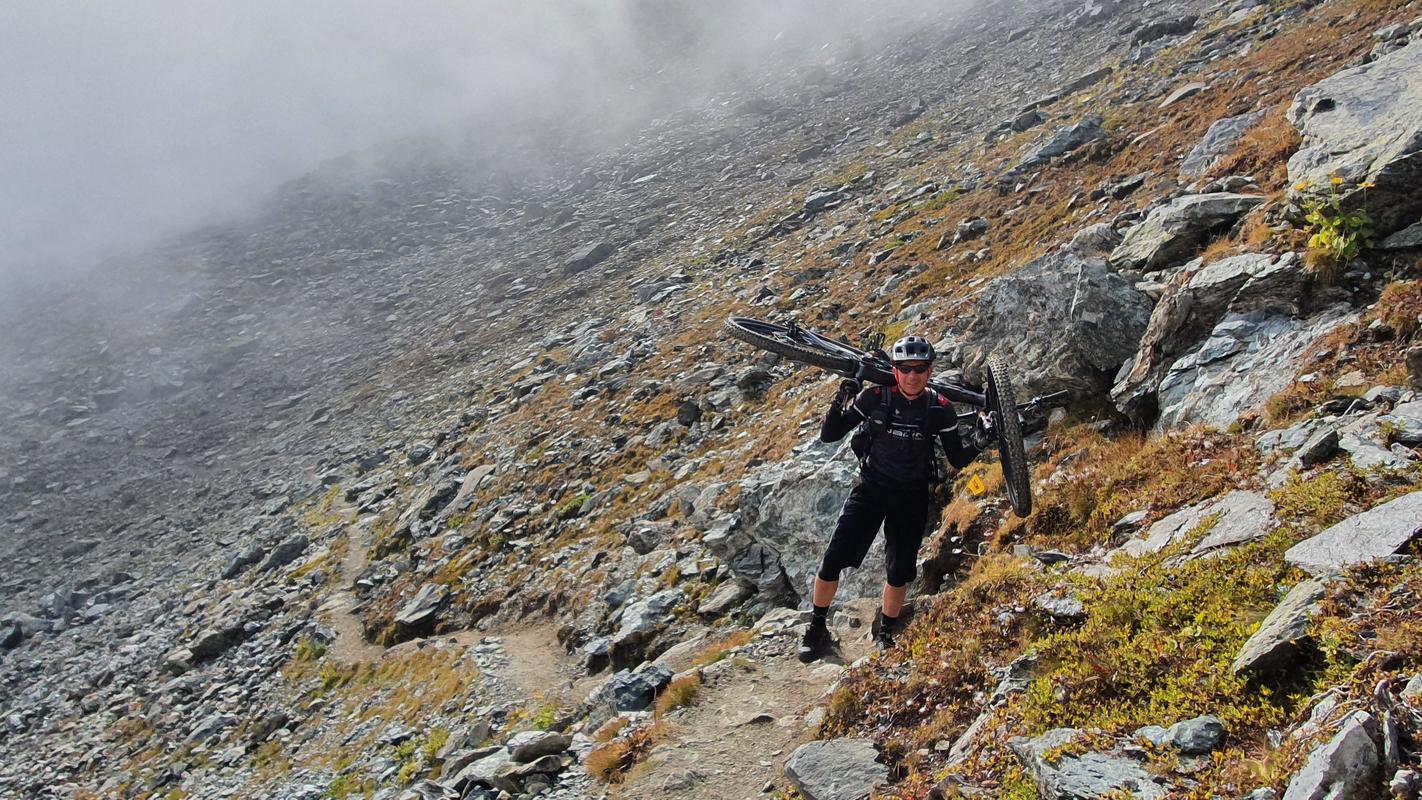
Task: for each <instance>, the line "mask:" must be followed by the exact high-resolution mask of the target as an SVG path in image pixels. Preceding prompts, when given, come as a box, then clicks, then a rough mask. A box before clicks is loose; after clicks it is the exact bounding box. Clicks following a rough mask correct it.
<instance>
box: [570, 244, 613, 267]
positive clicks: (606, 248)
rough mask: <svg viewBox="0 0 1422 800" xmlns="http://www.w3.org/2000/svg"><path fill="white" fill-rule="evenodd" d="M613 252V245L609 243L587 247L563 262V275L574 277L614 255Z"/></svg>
mask: <svg viewBox="0 0 1422 800" xmlns="http://www.w3.org/2000/svg"><path fill="white" fill-rule="evenodd" d="M612 250H613V247H612V245H610V244H608V243H607V242H594V243H593V244H590V245H586V246H584V247H582V248H580V249H578V250H577V251H575V252H574V253H573V254H572V255H570V256H568V258H567V260H566V261H564V262H563V274H564V275H572V274H574V273H577V272H582V271H583V270H585V269H590V268H592V267H595V266H597V265H598V264H601V263H602V262H603V261H604V260H605V259H606V258H607V257H608V256H610V255H612Z"/></svg>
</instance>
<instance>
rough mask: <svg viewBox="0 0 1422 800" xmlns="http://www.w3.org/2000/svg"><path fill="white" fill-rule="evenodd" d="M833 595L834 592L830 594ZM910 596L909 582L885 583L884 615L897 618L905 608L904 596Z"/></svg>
mask: <svg viewBox="0 0 1422 800" xmlns="http://www.w3.org/2000/svg"><path fill="white" fill-rule="evenodd" d="M830 596H831V597H833V596H834V595H833V593H831V594H830ZM906 597H908V584H904V585H903V586H890V585H889V584H887V583H886V584H884V616H886V617H895V618H897V617H898V616H899V614H900V613H902V612H903V610H904V598H906Z"/></svg>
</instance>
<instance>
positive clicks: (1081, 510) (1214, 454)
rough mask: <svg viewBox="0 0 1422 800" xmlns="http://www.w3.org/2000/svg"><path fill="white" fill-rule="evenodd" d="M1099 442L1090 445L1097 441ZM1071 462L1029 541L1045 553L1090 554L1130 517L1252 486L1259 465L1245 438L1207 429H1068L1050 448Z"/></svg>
mask: <svg viewBox="0 0 1422 800" xmlns="http://www.w3.org/2000/svg"><path fill="white" fill-rule="evenodd" d="M1093 439H1094V440H1095V441H1092V440H1093ZM1049 444H1050V445H1051V446H1053V447H1054V448H1055V449H1056V452H1057V454H1058V455H1057V456H1056V458H1057V460H1062V459H1068V458H1069V459H1070V460H1069V463H1068V465H1067V466H1066V467H1065V468H1064V469H1062V470H1061V471H1060V473H1059V477H1058V478H1057V480H1056V481H1055V482H1053V483H1052V484H1050V485H1048V486H1046V487H1045V488H1044V489H1043V491H1042V492H1041V493H1040V496H1039V498H1038V502H1037V503H1036V508H1035V510H1034V511H1033V512H1032V516H1031V517H1029V518H1028V519H1027V520H1026V523H1025V525H1026V529H1027V534H1028V535H1027V536H1026V538H1027V539H1028V540H1029V541H1031V542H1035V543H1038V544H1041V545H1044V546H1048V547H1068V548H1087V547H1091V546H1092V545H1096V544H1102V543H1106V542H1109V541H1110V538H1111V534H1110V529H1111V525H1112V524H1114V523H1115V522H1116V520H1118V519H1120V518H1121V517H1123V516H1125V515H1126V514H1127V513H1130V512H1132V511H1136V510H1140V509H1146V510H1150V511H1152V512H1163V511H1164V510H1165V509H1173V508H1177V507H1179V506H1181V505H1184V504H1186V503H1192V502H1198V501H1200V500H1204V499H1207V498H1209V497H1213V496H1214V495H1216V494H1218V493H1220V492H1222V491H1225V490H1226V489H1229V488H1234V487H1239V486H1243V485H1247V483H1248V481H1250V480H1251V479H1252V477H1253V475H1254V473H1255V469H1256V468H1257V466H1258V463H1259V456H1258V452H1257V451H1256V450H1255V449H1254V447H1253V445H1252V442H1251V441H1250V440H1248V439H1247V438H1246V437H1242V436H1232V435H1229V434H1224V433H1218V432H1215V431H1211V430H1208V429H1205V428H1191V429H1189V430H1185V431H1170V432H1168V433H1166V434H1164V435H1162V436H1159V437H1156V438H1146V437H1144V436H1143V435H1141V434H1138V433H1130V434H1125V435H1122V436H1118V437H1113V438H1104V437H1100V436H1099V435H1098V434H1094V433H1093V432H1091V431H1090V430H1089V429H1086V428H1076V429H1068V430H1066V431H1063V432H1061V433H1060V434H1057V435H1056V436H1055V437H1053V439H1052V440H1051V441H1050V442H1049Z"/></svg>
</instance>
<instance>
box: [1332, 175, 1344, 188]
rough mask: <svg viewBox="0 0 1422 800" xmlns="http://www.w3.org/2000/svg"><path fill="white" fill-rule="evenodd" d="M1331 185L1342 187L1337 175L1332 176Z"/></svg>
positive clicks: (1341, 181)
mask: <svg viewBox="0 0 1422 800" xmlns="http://www.w3.org/2000/svg"><path fill="white" fill-rule="evenodd" d="M1333 185H1334V186H1342V185H1343V179H1342V178H1340V177H1338V176H1337V175H1334V176H1333Z"/></svg>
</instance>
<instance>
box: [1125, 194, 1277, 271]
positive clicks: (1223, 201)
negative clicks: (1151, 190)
mask: <svg viewBox="0 0 1422 800" xmlns="http://www.w3.org/2000/svg"><path fill="white" fill-rule="evenodd" d="M1263 202H1264V198H1263V197H1261V196H1259V195H1252V194H1234V193H1231V192H1214V193H1211V194H1192V195H1185V196H1184V197H1177V198H1175V199H1174V200H1171V201H1170V202H1168V203H1165V204H1163V205H1159V206H1156V207H1155V208H1153V209H1151V211H1150V213H1149V214H1148V215H1146V218H1145V221H1144V222H1142V223H1141V224H1139V225H1137V226H1135V227H1133V228H1131V229H1130V230H1128V231H1126V235H1125V238H1124V239H1123V240H1122V242H1121V245H1120V247H1117V248H1116V249H1115V250H1114V251H1112V253H1111V259H1110V260H1111V266H1113V267H1115V268H1116V269H1134V270H1142V271H1144V272H1151V271H1154V270H1159V269H1165V268H1166V267H1171V266H1174V265H1176V264H1180V263H1183V262H1184V261H1186V260H1187V259H1189V258H1190V257H1191V256H1193V255H1195V251H1196V250H1198V249H1199V247H1200V246H1201V245H1203V244H1204V243H1205V242H1206V240H1207V239H1208V238H1209V237H1210V235H1211V234H1213V233H1216V232H1218V231H1220V230H1221V229H1224V228H1228V227H1229V226H1231V225H1233V224H1234V223H1235V221H1236V220H1238V219H1239V218H1240V217H1241V216H1243V215H1244V214H1245V213H1247V212H1248V211H1249V210H1250V209H1252V208H1254V207H1255V206H1257V205H1259V204H1261V203H1263Z"/></svg>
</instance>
